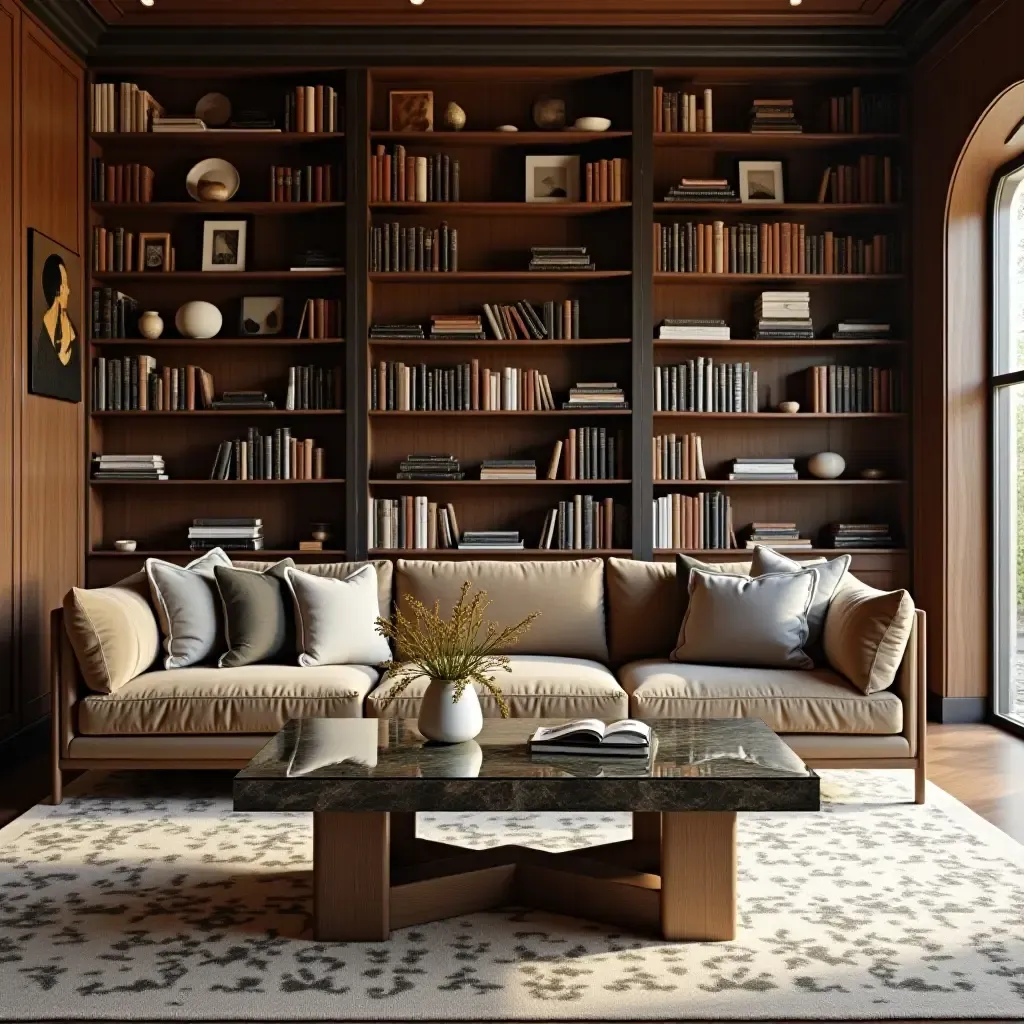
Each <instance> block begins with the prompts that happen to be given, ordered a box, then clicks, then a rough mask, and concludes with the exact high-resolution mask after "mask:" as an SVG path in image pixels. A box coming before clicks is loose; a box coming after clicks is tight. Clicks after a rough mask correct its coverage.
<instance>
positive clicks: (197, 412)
mask: <svg viewBox="0 0 1024 1024" xmlns="http://www.w3.org/2000/svg"><path fill="white" fill-rule="evenodd" d="M90 415H91V416H92V417H93V419H122V418H128V417H131V418H135V419H140V418H148V419H156V418H157V417H158V416H159V417H168V416H170V417H181V418H185V417H191V416H196V417H198V418H201V419H206V418H208V417H217V416H227V417H235V418H237V417H239V416H258V417H260V418H261V419H262V418H263V417H274V416H283V417H286V418H287V417H292V416H301V417H307V416H316V417H321V416H344V415H345V410H344V409H291V410H289V409H189V410H180V409H162V410H156V409H147V410H145V411H144V412H137V411H135V410H131V411H127V410H107V411H103V412H96V411H94V412H92V413H90Z"/></svg>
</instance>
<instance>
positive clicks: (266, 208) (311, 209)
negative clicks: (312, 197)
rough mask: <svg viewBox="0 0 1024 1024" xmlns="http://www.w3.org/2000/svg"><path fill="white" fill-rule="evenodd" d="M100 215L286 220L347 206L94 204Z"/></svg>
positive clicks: (231, 201) (342, 204)
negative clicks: (255, 216) (197, 215)
mask: <svg viewBox="0 0 1024 1024" xmlns="http://www.w3.org/2000/svg"><path fill="white" fill-rule="evenodd" d="M92 208H93V210H95V211H96V212H97V213H107V214H112V215H116V214H119V213H141V212H145V213H154V214H160V213H202V214H206V215H209V214H213V213H216V214H222V215H223V216H225V217H227V216H230V215H231V214H235V213H253V214H263V215H266V216H275V217H287V216H292V215H298V214H303V213H324V212H325V211H327V210H343V209H344V208H345V204H344V203H341V202H338V203H335V202H331V203H269V202H248V201H239V200H236V199H231V200H228V201H227V202H223V203H204V202H198V201H196V200H188V201H185V202H162V201H157V202H152V203H93V204H92Z"/></svg>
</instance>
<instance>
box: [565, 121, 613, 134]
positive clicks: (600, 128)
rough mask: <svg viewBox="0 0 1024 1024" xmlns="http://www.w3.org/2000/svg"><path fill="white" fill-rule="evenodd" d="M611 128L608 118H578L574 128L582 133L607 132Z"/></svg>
mask: <svg viewBox="0 0 1024 1024" xmlns="http://www.w3.org/2000/svg"><path fill="white" fill-rule="evenodd" d="M611 126H612V122H611V119H610V118H607V117H577V118H576V123H575V124H574V125H573V128H575V129H576V130H577V131H581V132H606V131H608V129H609V128H611Z"/></svg>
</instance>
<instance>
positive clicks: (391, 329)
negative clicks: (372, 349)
mask: <svg viewBox="0 0 1024 1024" xmlns="http://www.w3.org/2000/svg"><path fill="white" fill-rule="evenodd" d="M370 337H371V338H372V339H373V340H375V341H396V340H401V341H423V340H424V338H425V337H426V335H425V334H424V333H423V325H422V324H373V326H372V327H371V328H370Z"/></svg>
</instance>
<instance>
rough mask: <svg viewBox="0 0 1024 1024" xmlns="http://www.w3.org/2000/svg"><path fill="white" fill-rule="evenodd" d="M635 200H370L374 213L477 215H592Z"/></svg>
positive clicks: (629, 206)
mask: <svg viewBox="0 0 1024 1024" xmlns="http://www.w3.org/2000/svg"><path fill="white" fill-rule="evenodd" d="M632 206H633V204H632V203H526V202H516V203H502V202H479V203H370V209H371V210H373V211H374V212H380V213H382V214H384V213H429V212H431V211H434V210H436V211H437V212H438V213H440V214H443V215H448V214H461V215H463V216H477V217H589V216H592V215H593V214H597V213H614V212H615V211H616V210H629V209H631V208H632Z"/></svg>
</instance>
